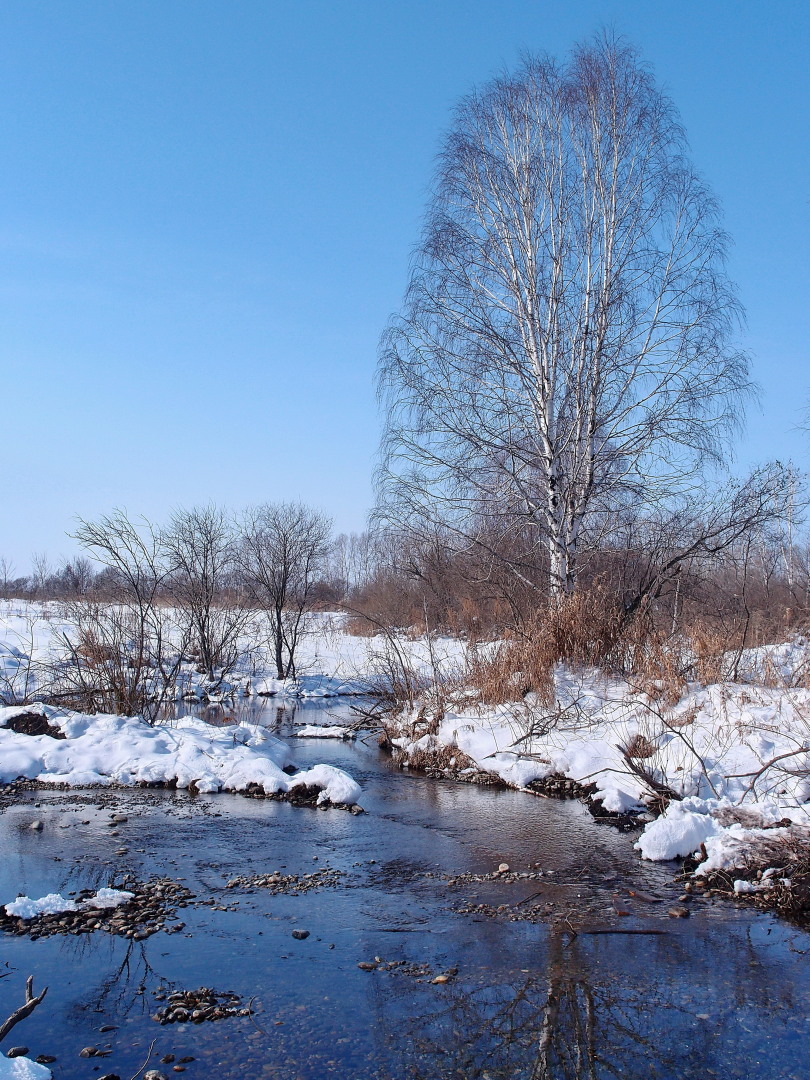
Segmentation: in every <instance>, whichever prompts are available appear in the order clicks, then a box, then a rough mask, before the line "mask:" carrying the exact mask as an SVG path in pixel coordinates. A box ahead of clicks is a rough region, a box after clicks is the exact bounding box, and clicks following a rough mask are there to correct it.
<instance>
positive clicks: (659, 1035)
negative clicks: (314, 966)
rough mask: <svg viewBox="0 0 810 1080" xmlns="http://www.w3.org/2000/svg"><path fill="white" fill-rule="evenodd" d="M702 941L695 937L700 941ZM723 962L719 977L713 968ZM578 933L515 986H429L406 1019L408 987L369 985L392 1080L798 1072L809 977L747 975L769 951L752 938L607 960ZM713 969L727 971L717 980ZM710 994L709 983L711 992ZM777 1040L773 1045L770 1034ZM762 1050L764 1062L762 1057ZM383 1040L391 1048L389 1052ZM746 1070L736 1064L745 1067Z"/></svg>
mask: <svg viewBox="0 0 810 1080" xmlns="http://www.w3.org/2000/svg"><path fill="white" fill-rule="evenodd" d="M696 946H698V947H697V948H696ZM721 951H722V958H723V970H722V973H720V974H719V973H718V970H717V964H718V961H719V960H720V958H721ZM598 952H599V949H598V948H597V949H596V950H595V949H594V948H593V945H592V943H585V942H584V941H583V939H581V938H578V939H575V940H574V941H573V942H571V941H569V940H568V939H567V938H566V936H565V935H554V936H553V937H551V938H550V939H549V940H548V941H547V942H546V950H545V954H544V957H543V960H544V965H543V966H545V972H544V973H543V974H538V973H536V972H524V974H523V977H522V978H521V979H520V980H519V981H516V982H488V981H486V979H484V980H483V981H482V982H480V983H479V984H478V985H471V984H469V983H463V982H459V983H453V984H450V985H448V986H446V987H443V988H442V991H441V997H440V1002H439V1003H437V1001H436V998H435V996H430V995H422V996H421V998H420V1000H419V1005H418V1007H417V1008H416V1009H413V1010H412V1011H411V1014H410V1016H409V1019H408V1020H407V1022H405V1023H404V1024H403V1023H402V1020H401V1017H402V1013H403V1012H404V1011H406V1007H405V1002H404V999H405V998H409V999H411V1000H412V1001H413V991H412V989H411V988H410V987H407V988H405V987H402V986H401V985H400V986H397V984H396V982H395V981H393V980H388V981H387V982H386V983H384V982H382V981H380V982H379V983H378V986H377V987H376V991H375V995H374V998H375V1007H376V1010H377V1016H378V1030H379V1031H381V1032H385V1033H387V1035H386V1037H385V1038H384V1039H382V1040H381V1042H382V1044H383V1045H381V1047H380V1049H381V1052H387V1053H388V1054H391V1053H392V1051H393V1057H394V1060H397V1061H398V1062H399V1064H398V1065H397V1067H396V1068H395V1069H393V1070H392V1069H391V1068H390V1066H389V1067H388V1068H387V1069H382V1070H380V1071H379V1073H378V1076H379V1077H380V1078H381V1080H382V1078H384V1080H393V1078H395V1077H396V1078H400V1077H409V1078H412V1080H462V1078H463V1080H517V1078H521V1080H522V1078H526V1080H606V1078H609V1077H620V1078H621V1080H642V1078H645V1080H646V1078H649V1077H659V1078H664V1077H666V1078H669V1077H675V1076H677V1077H679V1078H680V1080H692V1078H694V1080H698V1078H705V1077H706V1076H713V1075H723V1076H729V1075H731V1076H739V1075H745V1076H751V1077H755V1076H767V1077H769V1078H772V1077H795V1078H796V1080H798V1078H799V1077H800V1076H801V1075H802V1072H801V1070H802V1068H803V1052H802V1050H801V1046H802V1039H803V1038H806V1034H807V1032H806V1028H807V1023H806V1009H807V1004H808V996H807V988H806V986H805V987H804V988H803V990H801V991H800V992H798V993H797V992H796V987H795V984H792V982H791V980H790V978H787V979H786V978H784V974H785V973H784V971H780V969H779V967H776V968H775V969H773V971H768V972H766V974H765V975H764V976H762V975H759V976H758V977H755V978H752V977H751V967H752V966H753V967H754V968H759V967H760V965H761V963H762V960H763V956H762V951H761V948H756V947H755V946H754V945H753V943H752V942H751V941H750V939H747V938H746V936H745V935H736V934H735V935H734V938H733V950H728V951H726V950H724V949H723V943H722V942H714V943H711V942H709V941H702V942H695V940H694V939H693V938H692V937H691V936H685V937H683V938H681V939H676V940H674V941H668V942H667V943H666V944H663V943H660V942H659V943H657V944H656V945H655V946H654V949H653V953H652V955H648V954H646V946H645V947H643V948H642V949H639V948H638V947H633V948H631V950H630V954H629V955H628V956H626V957H625V962H624V963H621V962H619V963H616V961H617V959H618V957H617V955H616V954H615V952H614V953H613V955H612V956H611V957H610V960H611V962H610V964H608V965H607V966H603V965H602V964H601V963H600V957H599V956H598ZM718 974H719V978H718ZM707 990H708V992H707ZM776 1033H778V1034H779V1036H780V1039H778V1040H774V1041H771V1039H772V1036H773V1034H776ZM763 1045H765V1046H767V1048H768V1053H767V1059H766V1060H765V1061H763V1055H762V1049H763ZM383 1046H384V1048H385V1049H384V1051H383ZM741 1069H742V1071H740V1070H741Z"/></svg>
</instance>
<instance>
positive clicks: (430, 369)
mask: <svg viewBox="0 0 810 1080" xmlns="http://www.w3.org/2000/svg"><path fill="white" fill-rule="evenodd" d="M725 252H726V238H725V236H724V234H723V232H722V231H721V229H720V227H719V213H718V208H717V204H716V202H715V199H714V197H713V196H712V194H711V193H710V191H709V190H708V189H707V187H706V185H705V184H704V183H703V181H702V180H701V179H700V177H699V176H698V175H697V173H696V172H695V170H694V169H693V167H692V165H691V164H690V162H689V160H688V158H687V156H686V140H685V136H684V133H683V131H682V128H681V126H680V123H679V120H678V117H677V114H676V112H675V109H674V107H673V105H672V103H671V102H670V101H669V100H668V98H667V97H666V96H665V95H664V94H663V93H662V92H661V91H660V90H659V89H658V88H657V86H656V84H655V82H654V79H653V77H652V75H651V73H650V71H649V69H648V68H647V67H646V66H645V65H644V64H642V63H641V62H640V61H639V59H638V57H637V55H636V53H635V52H634V51H633V50H632V49H631V48H630V47H628V46H627V45H625V44H622V43H620V42H617V41H615V40H612V39H610V38H609V37H606V36H605V37H601V38H599V39H597V40H596V41H595V42H594V43H592V44H589V45H584V46H580V47H577V48H576V49H575V50H574V52H573V54H572V56H571V57H570V59H569V60H568V61H567V62H566V63H565V64H564V65H560V64H558V63H556V62H555V61H554V60H552V59H550V58H547V57H542V58H535V59H529V60H527V61H525V62H524V64H523V66H522V67H521V68H520V70H518V71H517V72H516V73H515V74H514V75H504V76H502V77H500V78H498V79H496V80H494V81H493V82H491V83H490V84H489V85H487V86H486V87H484V88H483V90H481V91H477V92H475V93H473V94H471V95H470V96H469V97H468V98H466V99H465V100H463V101H462V102H461V104H460V105H459V107H458V108H457V110H456V115H455V123H454V126H453V129H452V131H451V133H450V135H449V136H448V138H447V140H446V143H445V146H444V149H443V152H442V153H441V156H440V159H439V165H438V173H437V177H436V182H435V187H434V194H433V197H432V200H431V202H430V205H429V208H428V213H427V220H426V225H425V229H424V235H423V238H422V242H421V246H420V248H419V251H418V253H417V257H416V262H415V266H414V269H413V272H412V275H411V280H410V284H409V288H408V292H407V296H406V301H405V305H404V309H403V311H402V314H401V315H400V316H399V317H397V318H396V319H394V320H393V321H392V323H391V324H390V326H389V328H388V330H387V332H386V334H385V335H384V338H383V345H382V351H381V362H380V393H381V396H382V398H383V401H384V403H385V407H386V415H387V420H386V427H385V434H384V440H383V457H382V464H381V468H380V474H379V482H380V502H381V507H382V512H383V514H384V516H386V517H387V519H388V520H389V521H393V522H395V523H398V524H400V525H405V526H407V524H408V522H409V521H411V520H413V519H414V518H417V519H423V520H431V519H432V520H434V521H435V520H437V519H438V520H442V521H443V522H444V524H445V526H446V527H447V528H450V529H453V530H455V531H456V533H457V534H458V535H459V536H460V537H464V538H465V539H469V538H471V537H472V538H473V539H474V538H475V530H476V527H477V523H478V522H480V521H481V520H482V518H483V519H485V520H487V522H488V523H489V525H488V527H489V528H490V529H492V527H493V522H494V521H496V520H500V521H501V523H502V524H501V529H500V532H501V536H502V539H503V538H504V537H505V536H506V534H508V533H509V532H510V530H519V531H521V532H522V533H523V534H526V533H527V532H528V533H530V534H531V535H532V536H533V537H534V546H535V553H536V558H537V560H538V561H540V560H542V562H543V563H544V565H545V569H546V574H547V582H548V588H549V591H550V592H551V594H552V595H558V596H559V595H560V594H562V593H564V592H567V591H570V590H571V589H572V588H573V586H574V583H575V580H576V575H577V560H578V554H579V552H580V551H581V550H582V548H583V546H584V545H585V543H586V542H590V543H593V541H594V537H595V536H598V535H599V534H600V533H601V531H603V530H604V529H605V528H606V527H609V525H610V522H611V514H612V512H613V511H614V509H615V507H616V506H617V505H628V504H630V503H633V504H635V505H636V506H647V507H653V508H655V507H658V506H660V505H661V504H662V503H666V502H667V500H669V499H671V498H672V497H673V496H681V497H682V496H683V495H684V494H685V493H686V492H688V491H689V490H690V489H691V488H693V487H694V486H695V485H696V483H699V482H700V481H699V477H700V473H701V470H702V469H703V467H704V466H705V465H706V464H707V463H708V462H710V461H711V462H720V461H722V460H723V456H724V451H725V448H726V445H727V441H728V438H729V437H730V434H731V432H732V430H733V427H734V422H735V419H736V418H737V417H738V416H739V415H740V413H739V405H740V398H741V396H743V395H744V393H745V392H746V391H747V389H748V381H747V361H746V358H745V356H744V355H743V354H741V353H740V352H739V351H738V350H737V349H735V348H734V347H733V345H732V344H731V338H732V332H733V330H734V328H735V326H736V323H737V320H738V317H739V307H738V304H737V301H736V298H735V294H734V290H733V288H732V286H731V285H730V283H729V281H728V280H727V278H726V276H725V273H724V269H723V268H724V261H725ZM514 569H515V572H516V573H520V570H519V568H518V567H514ZM526 580H527V584H529V583H530V582H529V579H528V578H527V579H526Z"/></svg>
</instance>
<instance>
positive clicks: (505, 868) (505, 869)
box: [498, 862, 509, 874]
mask: <svg viewBox="0 0 810 1080" xmlns="http://www.w3.org/2000/svg"><path fill="white" fill-rule="evenodd" d="M498 873H499V874H508V873H509V863H508V862H502V863H501V864H500V865H499V866H498Z"/></svg>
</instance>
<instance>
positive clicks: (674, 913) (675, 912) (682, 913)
mask: <svg viewBox="0 0 810 1080" xmlns="http://www.w3.org/2000/svg"><path fill="white" fill-rule="evenodd" d="M667 914H668V915H670V916H671V917H672V918H673V919H688V918H689V908H688V907H671V908H670V909H669V911H668V912H667Z"/></svg>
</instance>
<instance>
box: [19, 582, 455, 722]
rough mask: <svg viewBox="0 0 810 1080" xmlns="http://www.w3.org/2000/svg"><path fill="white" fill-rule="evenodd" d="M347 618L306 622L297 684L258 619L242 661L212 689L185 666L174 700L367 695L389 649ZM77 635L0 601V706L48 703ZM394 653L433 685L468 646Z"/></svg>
mask: <svg viewBox="0 0 810 1080" xmlns="http://www.w3.org/2000/svg"><path fill="white" fill-rule="evenodd" d="M345 622H346V616H345V615H343V614H342V613H339V612H314V613H312V614H310V615H309V616H308V624H307V627H306V632H305V633H303V634H302V637H301V641H300V645H299V648H298V650H297V653H296V667H297V672H298V675H297V678H295V679H278V678H276V672H275V667H274V665H273V663H272V660H271V656H270V654H269V650H268V648H267V644H266V643H267V636H268V631H267V627H266V626H265V625H263V622H262V616H261V615H259V614H257V616H256V618H255V619H254V620H253V624H252V625H251V626H250V627H249V628H248V629H247V630H246V632H245V633H244V634H243V635H242V637H241V639H240V641H239V653H240V655H239V660H238V663H237V664H236V666H235V668H234V669H233V670H232V671H229V672H228V673H226V675H225V676H224V678H223V679H222V681H221V682H218V683H217V685H216V686H211V685H210V684H209V682H208V680H207V678H206V676H205V675H204V674H201V673H200V672H199V671H197V670H196V667H195V665H194V664H193V663H183V664H182V665H181V667H180V670H179V673H178V675H177V678H176V679H175V680H174V684H173V685H172V687H171V691H170V696H171V697H172V698H173V699H175V700H177V701H181V700H189V701H192V700H193V701H201V700H221V699H222V698H223V697H224V698H227V697H228V696H229V695H239V696H247V697H254V696H262V695H268V696H275V695H278V696H282V697H298V698H325V697H326V698H328V697H336V696H341V695H351V694H358V693H363V692H364V691H365V690H367V689H368V687H369V683H370V682H373V681H375V679H376V677H377V675H378V674H379V673H380V672H382V670H383V669H384V668H385V666H386V658H385V656H384V653H385V644H384V642H382V640H381V639H380V638H377V637H359V636H354V635H351V634H347V633H345V632H344V629H343V627H344V624H345ZM74 637H75V627H74V626H73V625H72V623H71V622H70V620H69V618H67V617H66V613H65V609H64V607H63V606H62V605H60V604H58V603H56V602H52V603H42V604H40V603H32V602H29V601H24V600H0V703H2V704H5V705H12V704H15V703H17V702H23V701H31V700H34V699H35V698H36V696H37V695H38V694H41V695H45V694H47V692H48V691H49V690H50V689H52V688H53V685H54V683H55V681H58V679H59V672H60V668H61V667H62V666H63V665H65V664H66V663H67V662H68V661H67V649H66V645H65V642H66V640H70V639H71V638H74ZM397 647H398V648H399V649H401V650H402V653H403V655H404V656H405V657H406V659H407V661H408V663H409V664H410V665H412V667H413V668H414V670H415V671H416V672H417V673H418V674H420V675H424V676H425V677H426V678H427V677H429V675H430V672H431V668H432V665H433V664H434V663H436V664H440V665H441V666H442V667H444V668H446V667H447V666H448V665H453V664H456V663H460V662H461V661H462V659H463V655H464V645H463V643H462V642H460V641H458V640H457V639H455V638H449V637H447V638H439V639H438V640H435V641H433V642H432V643H431V647H430V648H429V647H428V644H427V642H426V641H424V640H419V639H416V640H412V639H410V638H406V637H402V638H401V639H398V642H397Z"/></svg>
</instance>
